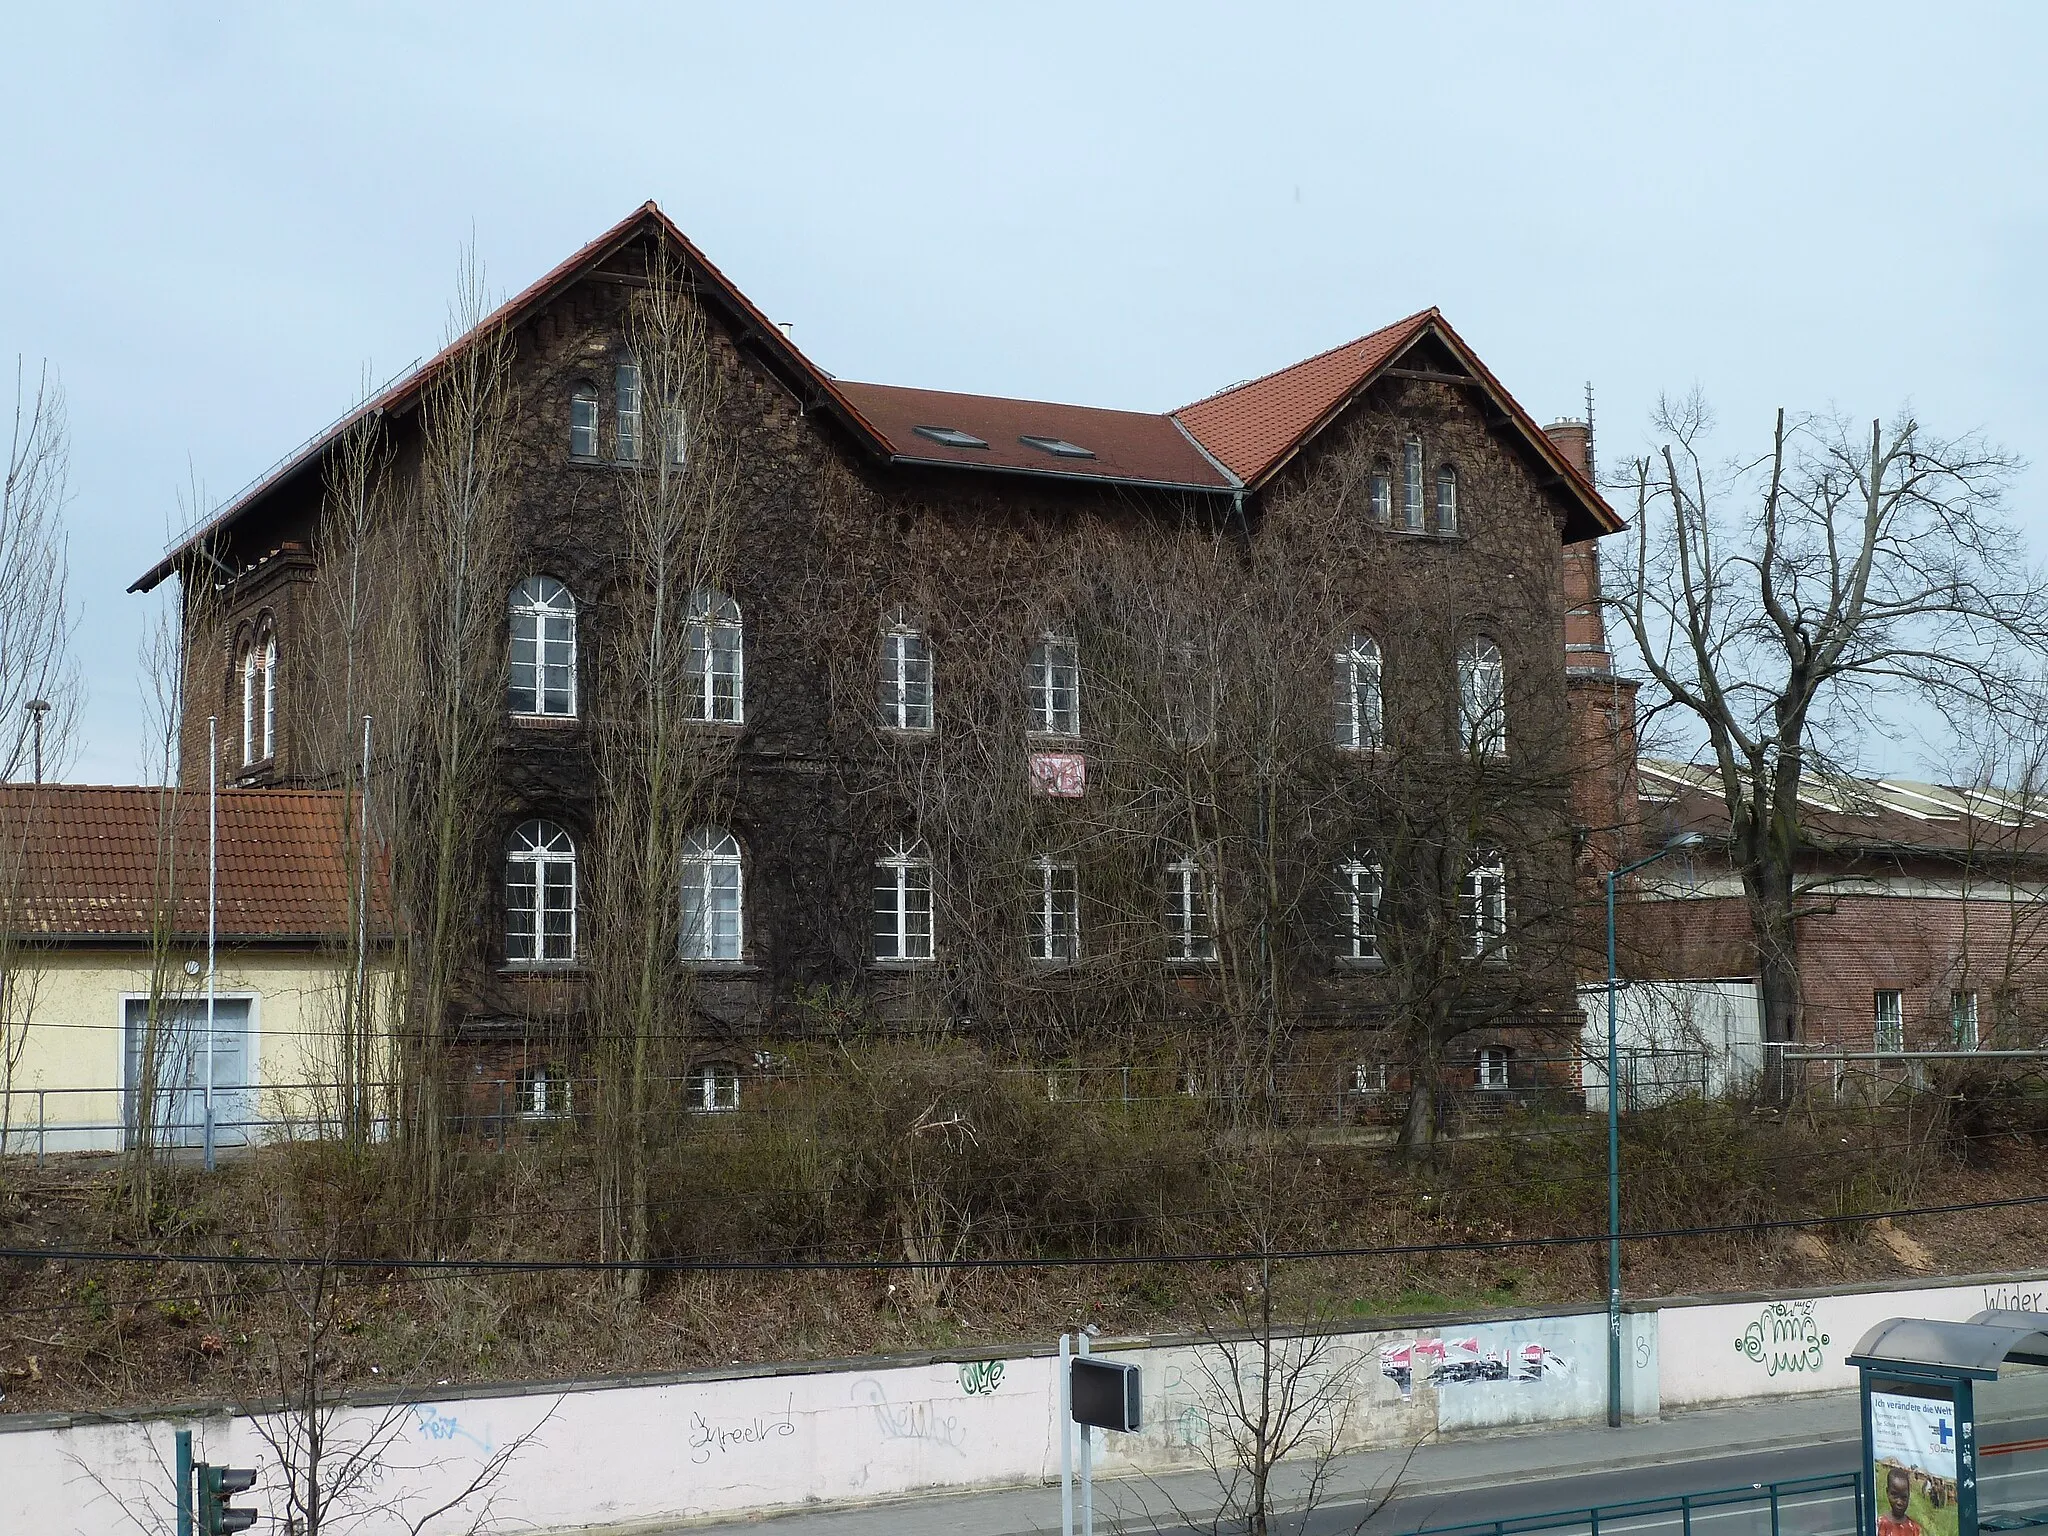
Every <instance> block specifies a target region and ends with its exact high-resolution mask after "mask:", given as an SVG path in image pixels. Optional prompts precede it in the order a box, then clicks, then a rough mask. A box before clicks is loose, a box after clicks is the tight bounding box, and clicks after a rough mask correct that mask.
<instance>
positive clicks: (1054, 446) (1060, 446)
mask: <svg viewBox="0 0 2048 1536" xmlns="http://www.w3.org/2000/svg"><path fill="white" fill-rule="evenodd" d="M1017 441H1018V442H1020V443H1022V444H1024V445H1025V446H1026V447H1027V448H1036V449H1038V450H1039V452H1041V453H1049V454H1051V455H1052V456H1053V457H1054V458H1056V459H1092V458H1094V457H1095V450H1094V449H1092V448H1083V447H1082V446H1081V445H1080V444H1079V443H1070V442H1068V441H1067V440H1066V439H1065V438H1064V437H1033V436H1032V435H1031V434H1030V433H1028V432H1027V433H1025V434H1024V435H1023V436H1022V437H1019V438H1018V439H1017Z"/></svg>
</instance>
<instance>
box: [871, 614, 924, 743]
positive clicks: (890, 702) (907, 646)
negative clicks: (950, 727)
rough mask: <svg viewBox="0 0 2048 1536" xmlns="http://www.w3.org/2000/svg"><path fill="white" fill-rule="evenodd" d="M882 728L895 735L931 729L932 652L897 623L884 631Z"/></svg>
mask: <svg viewBox="0 0 2048 1536" xmlns="http://www.w3.org/2000/svg"><path fill="white" fill-rule="evenodd" d="M881 704H882V724H883V725H885V726H887V727H888V728H889V729H890V730H892V731H928V730H930V729H931V728H932V648H931V644H930V642H929V641H927V640H926V639H925V637H924V634H923V632H922V631H921V630H919V629H918V628H917V627H916V626H914V625H912V624H909V623H907V622H905V621H903V620H902V619H898V620H897V621H896V622H895V623H893V624H891V625H890V626H889V627H888V628H887V629H885V630H883V631H882V694H881Z"/></svg>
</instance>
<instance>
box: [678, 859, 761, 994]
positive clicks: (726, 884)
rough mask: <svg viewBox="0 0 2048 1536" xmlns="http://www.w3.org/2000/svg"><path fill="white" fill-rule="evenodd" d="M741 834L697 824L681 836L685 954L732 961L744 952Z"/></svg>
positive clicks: (708, 961)
mask: <svg viewBox="0 0 2048 1536" xmlns="http://www.w3.org/2000/svg"><path fill="white" fill-rule="evenodd" d="M742 878H743V870H742V868H741V860H740V844H739V839H738V838H736V837H734V836H733V835H732V834H731V833H730V832H727V831H726V830H724V829H723V828H722V827H699V828H698V829H697V830H696V831H694V832H692V833H691V834H690V835H689V836H688V837H686V838H684V839H683V858H682V882H683V949H682V954H683V959H684V960H686V961H690V962H693V963H696V964H714V965H715V964H728V965H729V964H732V963H734V962H736V961H738V960H739V959H740V958H741V957H742V956H743V955H744V953H745V939H746V910H745V889H744V886H743V884H742Z"/></svg>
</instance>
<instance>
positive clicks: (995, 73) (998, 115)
mask: <svg viewBox="0 0 2048 1536" xmlns="http://www.w3.org/2000/svg"><path fill="white" fill-rule="evenodd" d="M10 11H11V14H10V15H9V16H8V18H7V20H6V21H5V23H4V25H0V38H4V41H0V132H4V134H5V142H6V143H7V144H8V145H9V146H10V147H11V152H10V154H9V156H8V160H9V164H8V168H7V170H6V172H5V187H6V191H5V195H4V197H0V355H6V356H8V357H10V358H11V356H12V355H13V354H15V353H22V354H26V356H27V357H28V358H29V359H30V361H31V363H33V361H34V360H35V359H38V358H41V357H48V358H49V359H50V360H51V362H52V363H54V364H55V365H56V366H57V367H58V368H59V369H61V371H62V373H63V376H64V380H65V383H66V385H67V387H68V389H69V392H70V401H71V413H72V436H73V452H74V465H73V492H74V501H73V505H72V508H71V516H72V570H71V575H72V584H73V589H74V597H75V600H76V602H77V604H78V607H79V609H80V612H81V614H82V623H81V627H80V632H79V637H78V647H79V652H80V656H81V660H82V663H83V669H84V674H85V683H86V687H87V689H88V705H87V713H86V717H85V741H84V743H83V748H82V751H81V753H80V756H79V760H78V762H77V763H76V765H75V769H74V776H75V777H77V778H80V779H84V780H95V781H132V780H133V779H134V778H135V777H136V775H137V773H138V771H139V767H140V761H141V749H140V730H139V695H138V690H137V685H136V666H135V655H136V648H137V644H138V642H139V640H140V637H141V634H142V632H143V629H144V626H145V623H146V621H147V618H148V615H149V611H150V604H151V602H152V600H151V599H144V598H139V597H130V596H126V595H124V589H125V588H126V586H127V584H128V582H129V581H131V580H132V579H133V578H134V577H135V576H136V575H138V574H139V573H140V572H141V571H142V570H143V569H145V568H146V567H147V566H148V565H149V564H151V563H152V561H153V560H154V559H155V557H156V556H157V554H158V553H159V552H160V550H161V548H162V546H163V544H164V542H165V538H166V534H167V532H168V530H169V529H170V528H171V527H172V526H174V525H177V524H179V523H181V522H182V520H183V515H182V514H181V512H180V509H179V497H180V494H181V492H183V491H185V490H186V488H187V487H188V485H189V484H192V483H197V484H198V485H199V486H200V487H201V488H202V489H203V492H204V494H205V495H206V496H207V497H209V498H211V499H212V500H214V501H219V500H223V499H225V498H226V497H227V496H229V495H231V494H232V493H233V492H234V491H235V490H237V489H238V488H240V487H241V486H242V485H243V484H245V483H246V482H247V481H249V480H250V479H251V478H253V477H254V476H255V475H256V474H257V473H258V472H259V471H260V470H262V469H263V468H264V467H265V466H266V465H268V464H269V463H271V462H272V461H273V460H275V459H277V458H278V457H279V456H280V455H282V454H283V453H284V452H286V451H287V450H288V449H290V448H291V447H292V446H293V445H295V444H297V443H298V442H300V441H301V440H303V439H304V438H305V437H307V436H308V435H309V434H310V433H312V432H313V431H315V430H316V429H317V428H319V427H321V426H323V425H324V424H325V423H327V422H328V421H329V420H331V419H332V418H333V417H335V416H337V415H338V414H340V413H341V411H342V410H343V409H345V408H346V407H347V406H348V404H349V403H350V401H351V399H352V398H353V396H354V394H355V392H356V390H357V388H358V387H359V384H360V381H361V379H362V378H363V376H364V374H365V372H366V371H367V372H369V373H370V374H372V375H374V376H376V377H377V378H380V379H381V378H383V377H385V376H387V375H389V374H391V373H393V372H395V371H396V370H398V369H399V368H401V367H403V366H404V365H406V364H407V363H409V362H410V361H411V360H413V359H414V358H416V357H418V356H420V355H422V354H425V353H428V352H431V351H432V350H433V349H434V347H435V346H436V345H437V343H438V341H439V338H440V335H441V332H442V329H443V325H444V320H445V315H446V309H447V303H448V299H449V296H450V293H451V291H452V288H453V284H454V277H455V269H456V261H457V255H458V251H459V248H460V246H461V245H462V244H463V242H464V241H466V240H467V239H468V238H469V237H470V235H471V232H472V230H473V231H474V234H475V237H476V240H477V243H478V246H479V248H480V250H481V253H482V255H483V257H484V259H485V260H486V262H487V263H488V266H489V275H490V279H491V282H492V285H493V287H494V288H497V289H499V290H503V291H510V290H513V289H516V288H519V287H522V286H524V285H525V284H526V283H527V282H529V281H530V280H531V279H533V278H534V277H536V276H538V275H539V274H540V273H541V272H543V271H545V270H546V269H547V268H548V267H550V266H552V265H553V264H555V263H556V262H557V261H559V260H560V259H561V258H563V257H564V256H566V255H567V254H569V252H570V251H572V250H573V249H575V248H576V247H577V246H578V245H580V244H582V243H583V242H584V241H585V240H588V239H589V238H591V237H592V236H594V235H596V234H597V233H599V232H600V231H601V230H603V229H604V228H606V227H607V226H608V225H610V224H611V223H613V222H614V221H616V220H617V219H619V218H621V217H622V216H624V215H625V214H626V213H628V212H629V211H631V210H632V209H633V208H634V207H636V206H637V205H638V204H639V203H641V202H642V201H644V200H645V199H647V198H650V197H652V198H654V199H656V200H657V201H659V202H660V203H661V204H662V206H663V207H664V208H666V209H667V210H668V212H669V213H670V214H671V215H672V216H673V217H674V218H675V219H676V220H677V222H678V223H680V224H681V225H682V226H683V228H684V229H686V230H687V231H689V232H690V234H691V236H692V237H693V238H694V239H695V240H696V241H697V243H698V244H699V245H700V246H702V247H703V249H704V250H705V252H706V253H707V254H708V255H709V256H710V257H711V259H712V260H713V261H715V262H717V263H718V264H719V265H720V266H721V267H722V268H723V269H724V270H725V272H726V273H727V274H728V275H729V276H730V277H732V278H733V279H734V280H735V281H736V282H738V283H739V284H740V286H741V287H742V288H743V289H745V290H746V291H747V293H748V294H749V295H750V296H752V297H753V298H754V300H755V301H756V302H757V303H759V304H760V305H761V307H762V308H763V309H765V310H766V311H767V312H768V314H769V315H770V316H771V317H773V318H774V319H776V320H778V321H789V322H791V323H792V324H793V325H794V328H795V329H794V335H795V338H796V340H797V341H798V343H799V344H800V345H802V346H803V347H804V348H805V349H806V350H807V351H808V352H809V353H810V354H811V355H812V356H813V357H814V358H815V359H816V360H817V361H818V362H819V363H820V364H821V365H822V366H824V367H825V368H827V369H830V370H831V371H833V372H835V373H838V374H840V375H842V376H845V377H848V378H857V379H872V380H879V381H883V382H888V383H900V384H918V385H924V386H928V387H932V388H943V389H969V390H978V391H984V392H988V393H996V394H1016V395H1027V396H1039V397H1045V398H1053V399H1060V400H1071V401H1077V402H1080V403H1085V404H1091V405H1114V406H1124V407H1131V408H1139V409H1165V408H1169V407H1172V406H1175V405H1179V404H1183V403H1185V402H1186V401H1188V400H1190V399H1194V398H1196V397H1198V396H1200V395H1204V394H1207V393H1209V392H1210V391H1212V390H1215V389H1218V388H1220V387H1222V386H1224V385H1227V384H1230V383H1232V382H1234V381H1236V380H1238V379H1241V378H1245V377H1247V376H1250V375H1253V374H1257V373H1261V372H1264V371H1266V370H1268V369H1270V368H1274V367H1277V366H1280V365H1282V364H1285V363H1288V362H1290V361H1293V360H1295V359H1297V358H1299V357H1302V356H1305V355H1307V354H1309V353H1311V352H1315V351H1320V350H1321V349H1323V348H1325V347H1328V346H1331V345H1333V344H1335V343H1337V342H1340V341H1344V340H1346V339H1348V338H1350V337H1352V336H1355V335H1358V334H1360V333H1362V332H1364V331H1366V330H1370V329H1372V328H1374V327H1376V326H1378V325H1381V324H1383V323H1385V322H1386V321H1388V320H1390V319H1393V318H1396V317H1398V316H1400V315H1403V314H1407V313H1409V312H1410V311H1413V310H1416V309H1419V308H1422V307H1424V306H1426V305H1429V304H1437V305H1440V306H1442V308H1443V309H1444V310H1445V312H1446V313H1447V314H1448V315H1449V316H1450V318H1451V321H1452V323H1453V324H1454V325H1456V326H1457V327H1458V329H1459V330H1460V332H1461V333H1462V334H1463V335H1464V336H1465V337H1466V338H1467V339H1468V340H1469V341H1470V342H1471V343H1472V344H1473V345H1474V346H1475V347H1476V348H1477V349H1478V350H1479V353H1480V355H1481V356H1482V357H1484V358H1485V359H1486V360H1487V362H1488V364H1489V365H1490V366H1491V367H1492V368H1493V369H1494V371H1495V372H1496V373H1497V374H1498V375H1499V376H1500V377H1501V378H1502V379H1503V380H1504V381H1505V382H1506V384H1507V385H1508V387H1509V388H1510V389H1511V390H1512V391H1514V393H1515V394H1516V395H1517V397H1518V398H1519V399H1520V400H1521V401H1522V403H1523V404H1524V405H1525V406H1526V407H1527V408H1528V409H1529V410H1530V411H1531V412H1532V413H1533V414H1534V415H1536V416H1537V417H1538V418H1539V419H1540V420H1549V419H1551V418H1552V417H1555V416H1558V415H1562V414H1566V413H1571V414H1577V413H1578V411H1579V410H1580V406H1581V396H1582V384H1583V381H1585V380H1587V379H1589V378H1590V379H1591V380H1593V381H1594V384H1595V387H1596V389H1597V391H1598V416H1599V427H1600V447H1601V451H1602V456H1603V458H1604V459H1606V460H1608V461H1612V460H1614V459H1615V458H1616V457H1618V456H1619V455H1621V454H1622V453H1624V452H1627V451H1629V450H1632V449H1638V448H1640V447H1641V446H1642V445H1643V441H1644V432H1645V430H1646V416H1647V413H1648V409H1649V406H1650V403H1651V401H1652V400H1653V399H1654V398H1655V396H1656V394H1657V393H1658V391H1660V390H1684V389H1687V388H1689V387H1691V386H1692V385H1693V384H1695V383H1697V384H1699V385H1700V386H1701V387H1702V388H1704V389H1705V391H1706V392H1707V394H1708V395H1709V397H1710V398H1711V399H1712V400H1713V402H1714V403H1715V406H1716V408H1717V410H1718V413H1719V415H1720V418H1721V420H1722V423H1723V426H1724V429H1725V435H1726V436H1727V437H1728V438H1730V439H1731V440H1732V439H1734V438H1736V437H1737V436H1738V435H1739V436H1740V438H1741V439H1742V440H1743V441H1744V442H1757V441H1760V440H1761V439H1762V437H1763V436H1764V434H1765V433H1766V432H1767V430H1768V426H1769V417H1770V412H1771V411H1772V409H1773V408H1775V407H1776V406H1777V405H1779V404H1780V403H1783V404H1785V405H1787V406H1789V407H1792V408H1794V409H1801V408H1825V407H1828V406H1831V405H1838V406H1840V407H1841V408H1842V409H1843V410H1845V411H1848V412H1850V413H1851V414H1853V415H1856V416H1872V415H1889V414H1890V412H1891V411H1892V410H1893V409H1895V408H1896V407H1897V406H1899V405H1900V404H1901V403H1902V402H1905V401H1907V400H1910V401H1911V402H1912V403H1913V404H1914V405H1915V407H1916V408H1917V409H1918V411H1919V412H1920V414H1921V416H1922V418H1923V419H1924V420H1925V421H1927V422H1928V423H1929V424H1930V425H1931V426H1933V427H1935V428H1936V429H1938V430H1941V431H1945V432H1954V431H1959V430H1962V429H1965V428H1972V427H1981V428H1983V429H1985V430H1986V431H1987V432H1989V433H1990V434H1991V435H1992V436H1994V437H1995V438H1997V439H1999V440H2001V441H2003V442H2004V443H2006V444H2007V445H2009V446H2010V447H2012V448H2014V449H2016V450H2017V451H2018V452H2020V453H2021V454H2022V455H2024V456H2025V457H2026V458H2028V459H2029V460H2032V461H2035V462H2036V463H2039V462H2041V461H2042V460H2044V459H2048V371H2044V363H2043V356H2044V352H2048V297H2044V282H2043V278H2044V272H2043V266H2044V258H2048V174H2044V172H2048V163H2044V162H2048V91H2044V90H2043V89H2042V88H2041V84H2040V82H2041V79H2042V77H2043V67H2044V65H2048V6H2038V5H2032V4H2024V3H2014V4H2009V5H2002V6H2001V5H1978V4H1962V3H1949V4H1944V5H1940V6H1933V5H1928V4H1925V3H1922V4H1917V5H1900V4H1880V3H1873V0H1864V3H1861V4H1856V5H1849V4H1843V5H1838V6H1823V5H1818V4H1813V5H1798V6H1788V5H1784V4H1782V3H1778V4H1771V5H1737V4H1731V3H1727V0H1716V3H1714V4H1712V5H1708V4H1704V3H1700V4H1694V5H1690V6H1677V5H1661V6H1645V5H1641V4H1634V3H1630V4H1613V5H1583V6H1575V5H1571V4H1564V3H1558V0H1551V3H1546V4H1543V5H1530V4H1502V5H1476V4H1474V5H1461V4H1438V5H1430V6H1422V5H1415V4H1409V5H1401V6H1395V5H1365V4H1333V5H1329V6H1326V7H1322V6H1309V5H1282V4H1271V3H1268V4H1260V5H1252V4H1244V5H1239V6H1229V7H1226V6H1219V5H1203V4H1197V3H1192V0H1171V3H1162V4H1153V5H1135V4H1133V5H1111V4H1106V3H1097V4H1092V5H1072V6H1065V5H1059V4H1049V3H1036V4H1030V5H999V4H961V3H958V0H955V3H953V4H949V5H931V6H925V5H904V4H891V3H888V0H869V3H867V4H864V5H858V6H854V5H823V4H820V5H815V6H801V5H772V4H764V3H751V4H746V5H739V4H730V5H722V6H715V7H714V6H709V5H695V6H685V5H681V4H670V5H646V6H636V5H633V4H628V3H624V0H620V3H611V4H606V5H603V6H587V7H586V6H574V5H565V4H560V3H557V4H553V5H547V6H527V5H521V4H514V3H510V0H506V3H499V4H494V5H490V6H483V5H476V6H468V7H459V6H454V5H439V4H436V5H431V6H427V5H418V4H411V5H389V6H367V5H351V4H345V3H330V4H326V5H323V6H320V7H317V8H316V7H312V6H291V7H282V6H278V7H273V6H267V5H253V4H252V5H234V4H226V5H223V4H202V3H197V0H195V3H190V4H184V3H181V4H179V5H175V6H164V5H158V4H135V5H126V6H120V5H95V4H87V3H78V4H70V5H62V6H53V5H43V6H28V5H19V6H15V7H11V8H10ZM1730 446H1731V448H1732V447H1733V446H1734V442H1733V441H1731V442H1730ZM2044 473H2048V471H2044V470H2035V471H2033V472H2030V473H2029V474H2028V475H2026V476H2025V477H2024V478H2023V479H2022V480H2021V482H2020V485H2019V491H2018V496H2019V512H2020V516H2021V518H2022V520H2023V522H2024V523H2025V524H2026V526H2027V527H2028V528H2029V530H2030V533H2031V534H2032V535H2033V539H2034V543H2035V546H2036V548H2037V549H2039V548H2041V547H2042V546H2043V545H2048V526H2044V525H2048V519H2044V517H2043V516H2042V512H2041V500H2042V486H2043V484H2044V478H2043V476H2044ZM164 590H165V591H168V590H169V588H168V587H167V588H165V589H164ZM1886 750H1887V751H1888V752H1889V753H1891V754H1893V755H1895V756H1911V755H1912V753H1913V747H1912V744H1911V743H1910V742H1907V743H1902V744H1900V745H1898V746H1896V747H1891V748H1887V749H1886ZM1895 766H1898V767H1901V768H1903V767H1905V766H1906V765H1905V764H1896V765H1895ZM1913 766H1916V767H1917V766H1922V765H1921V764H1920V763H1915V764H1914V765H1913Z"/></svg>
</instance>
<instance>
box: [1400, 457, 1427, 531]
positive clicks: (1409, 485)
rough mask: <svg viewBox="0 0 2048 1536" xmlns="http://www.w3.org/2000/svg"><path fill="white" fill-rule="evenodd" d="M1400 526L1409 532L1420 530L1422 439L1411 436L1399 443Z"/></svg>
mask: <svg viewBox="0 0 2048 1536" xmlns="http://www.w3.org/2000/svg"><path fill="white" fill-rule="evenodd" d="M1401 526H1402V527H1403V528H1406V529H1407V530H1408V531H1409V532H1410V533H1420V532H1422V526H1423V525H1422V439H1421V438H1419V437H1411V438H1409V439H1408V441H1407V442H1406V443H1404V444H1402V445H1401Z"/></svg>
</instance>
